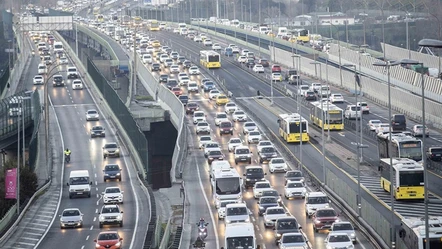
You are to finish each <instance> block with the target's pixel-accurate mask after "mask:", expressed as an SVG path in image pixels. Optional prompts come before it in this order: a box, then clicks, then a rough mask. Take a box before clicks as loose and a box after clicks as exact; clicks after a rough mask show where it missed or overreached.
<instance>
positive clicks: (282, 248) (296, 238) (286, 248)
mask: <svg viewBox="0 0 442 249" xmlns="http://www.w3.org/2000/svg"><path fill="white" fill-rule="evenodd" d="M290 248H297V249H307V248H310V247H309V246H308V245H307V241H306V239H305V237H304V235H303V234H302V233H300V232H294V233H284V234H283V235H282V236H281V239H280V240H279V249H290Z"/></svg>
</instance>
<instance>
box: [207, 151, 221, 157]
mask: <svg viewBox="0 0 442 249" xmlns="http://www.w3.org/2000/svg"><path fill="white" fill-rule="evenodd" d="M222 154H223V153H222V152H221V151H220V150H212V151H211V152H209V155H211V156H221V155H222Z"/></svg>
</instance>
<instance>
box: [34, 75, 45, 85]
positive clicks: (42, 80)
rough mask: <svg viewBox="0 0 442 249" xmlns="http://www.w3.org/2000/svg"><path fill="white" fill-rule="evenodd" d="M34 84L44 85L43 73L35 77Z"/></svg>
mask: <svg viewBox="0 0 442 249" xmlns="http://www.w3.org/2000/svg"><path fill="white" fill-rule="evenodd" d="M33 82H34V85H43V83H44V79H43V76H41V75H35V76H34V79H33Z"/></svg>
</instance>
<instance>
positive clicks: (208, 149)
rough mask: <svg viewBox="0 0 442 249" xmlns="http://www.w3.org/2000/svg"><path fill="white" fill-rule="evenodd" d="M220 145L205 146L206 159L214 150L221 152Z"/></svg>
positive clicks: (207, 144) (209, 144) (214, 143)
mask: <svg viewBox="0 0 442 249" xmlns="http://www.w3.org/2000/svg"><path fill="white" fill-rule="evenodd" d="M219 149H220V147H219V144H218V143H217V142H209V143H206V144H205V145H204V157H207V155H209V152H210V151H212V150H219Z"/></svg>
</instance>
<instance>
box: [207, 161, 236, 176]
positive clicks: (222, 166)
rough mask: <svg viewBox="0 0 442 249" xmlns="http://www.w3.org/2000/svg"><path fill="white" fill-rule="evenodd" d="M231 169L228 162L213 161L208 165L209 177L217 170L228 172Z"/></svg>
mask: <svg viewBox="0 0 442 249" xmlns="http://www.w3.org/2000/svg"><path fill="white" fill-rule="evenodd" d="M231 168H232V165H230V163H229V161H226V160H222V161H213V162H212V164H211V165H210V177H212V175H213V174H214V173H215V171H219V170H226V169H227V170H229V169H231Z"/></svg>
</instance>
